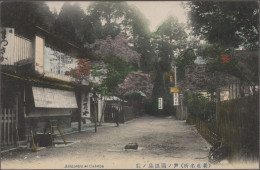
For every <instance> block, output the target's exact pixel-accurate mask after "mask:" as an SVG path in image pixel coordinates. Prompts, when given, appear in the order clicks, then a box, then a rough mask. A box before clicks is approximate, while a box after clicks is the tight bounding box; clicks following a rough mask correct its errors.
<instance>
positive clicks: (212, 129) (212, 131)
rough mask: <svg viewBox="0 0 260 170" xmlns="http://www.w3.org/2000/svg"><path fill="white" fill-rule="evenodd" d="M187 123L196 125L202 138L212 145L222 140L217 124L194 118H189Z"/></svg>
mask: <svg viewBox="0 0 260 170" xmlns="http://www.w3.org/2000/svg"><path fill="white" fill-rule="evenodd" d="M187 123H188V124H192V125H195V126H196V129H197V130H198V132H199V133H200V134H201V136H202V137H203V138H204V139H206V140H207V142H209V143H210V144H211V145H214V144H215V143H217V142H219V141H220V140H221V137H220V134H219V132H218V129H217V126H216V125H215V124H211V123H206V122H203V121H202V120H200V119H198V118H195V117H192V116H188V118H187Z"/></svg>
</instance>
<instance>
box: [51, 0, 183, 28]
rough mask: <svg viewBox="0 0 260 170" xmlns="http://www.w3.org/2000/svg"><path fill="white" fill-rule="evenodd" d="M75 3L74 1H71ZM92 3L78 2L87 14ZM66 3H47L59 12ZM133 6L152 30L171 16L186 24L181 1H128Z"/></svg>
mask: <svg viewBox="0 0 260 170" xmlns="http://www.w3.org/2000/svg"><path fill="white" fill-rule="evenodd" d="M71 2H72V3H73V1H71ZM90 2H91V1H77V3H79V4H80V6H81V7H82V9H83V10H84V11H85V12H87V10H86V9H87V7H88V5H89V3H90ZM63 3H64V2H62V1H52V2H50V1H49V2H47V4H48V5H49V7H50V9H51V10H53V7H55V8H56V10H57V11H58V12H59V11H60V9H61V7H62V5H63ZM127 3H128V4H133V5H135V6H136V7H137V8H139V10H140V11H141V12H142V13H143V14H144V15H145V16H146V18H147V19H148V20H149V21H150V30H151V31H155V30H156V29H157V27H158V26H159V25H160V24H161V23H162V22H163V21H164V20H165V19H166V18H167V17H168V16H170V15H173V16H176V17H177V18H178V20H179V22H182V23H186V20H187V14H186V12H185V10H184V9H183V8H182V6H181V2H180V1H127Z"/></svg>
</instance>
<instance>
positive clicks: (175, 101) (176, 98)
mask: <svg viewBox="0 0 260 170" xmlns="http://www.w3.org/2000/svg"><path fill="white" fill-rule="evenodd" d="M173 106H179V93H173Z"/></svg>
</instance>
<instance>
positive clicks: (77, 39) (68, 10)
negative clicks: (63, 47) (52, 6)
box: [53, 2, 86, 44]
mask: <svg viewBox="0 0 260 170" xmlns="http://www.w3.org/2000/svg"><path fill="white" fill-rule="evenodd" d="M85 17H86V15H85V13H84V11H83V9H81V7H80V6H79V4H78V3H74V4H73V5H71V4H70V3H69V2H65V3H64V4H63V6H62V8H61V11H60V13H59V15H58V17H57V19H56V20H55V23H54V26H53V27H54V31H55V32H56V33H58V34H59V35H61V36H62V37H63V38H65V39H67V41H70V42H73V43H76V44H82V43H83V41H85V40H84V39H83V38H84V37H83V36H82V35H83V31H84V28H83V20H84V19H85Z"/></svg>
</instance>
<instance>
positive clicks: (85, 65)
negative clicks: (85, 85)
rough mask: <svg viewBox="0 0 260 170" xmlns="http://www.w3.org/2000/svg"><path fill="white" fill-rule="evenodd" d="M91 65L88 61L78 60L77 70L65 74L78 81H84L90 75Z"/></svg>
mask: <svg viewBox="0 0 260 170" xmlns="http://www.w3.org/2000/svg"><path fill="white" fill-rule="evenodd" d="M90 68H91V65H90V64H89V61H88V59H78V64H77V68H75V69H72V70H70V71H68V72H66V73H65V74H66V75H71V76H72V77H75V78H77V79H79V80H83V79H85V78H86V77H87V76H88V75H89V74H90Z"/></svg>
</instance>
